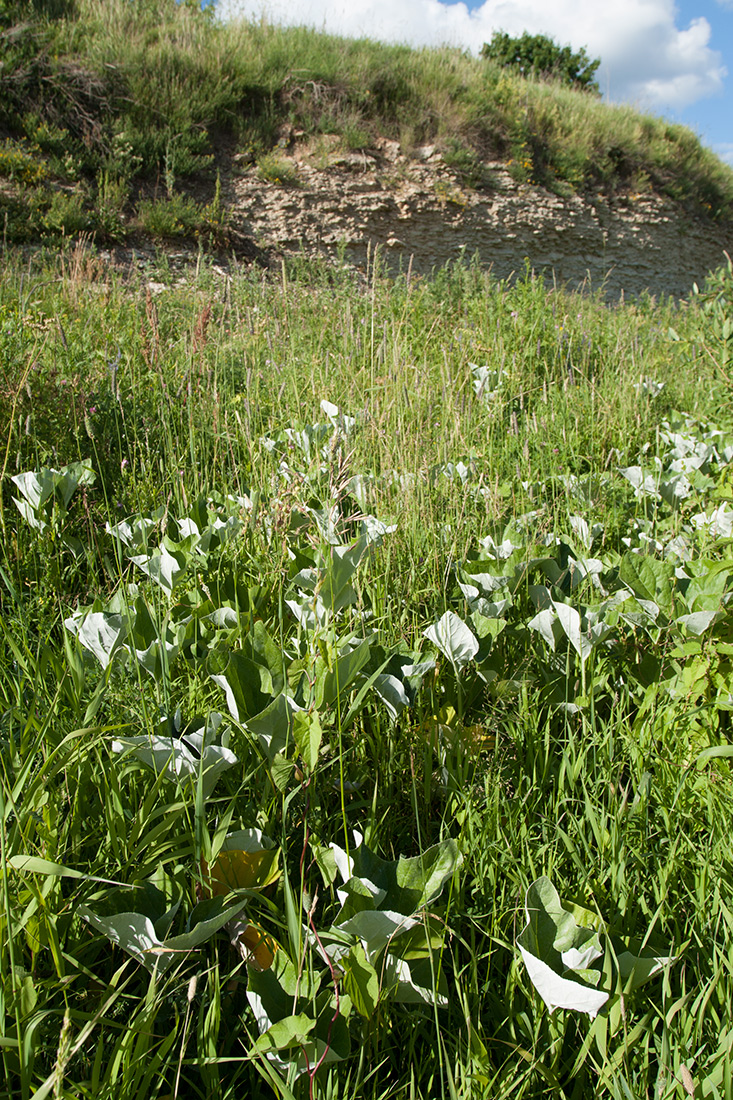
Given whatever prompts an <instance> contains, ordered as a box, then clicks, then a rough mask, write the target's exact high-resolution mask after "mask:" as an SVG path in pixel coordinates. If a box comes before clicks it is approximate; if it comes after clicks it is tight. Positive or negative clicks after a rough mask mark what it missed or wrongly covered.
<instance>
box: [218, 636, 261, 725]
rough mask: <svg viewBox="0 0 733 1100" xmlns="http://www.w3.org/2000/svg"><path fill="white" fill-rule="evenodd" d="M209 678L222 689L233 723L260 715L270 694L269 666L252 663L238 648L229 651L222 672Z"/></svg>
mask: <svg viewBox="0 0 733 1100" xmlns="http://www.w3.org/2000/svg"><path fill="white" fill-rule="evenodd" d="M211 679H212V680H213V681H214V683H215V684H218V685H219V687H221V688H223V689H224V693H225V695H226V700H227V707H228V708H229V713H230V714H231V716H232V718H234V719H235V720H236V721H237V722H245V721H246V719H248V718H252V717H254V715H256V714H260V713H261V712H262V711H263V710H264V709H265V707H267V706H268V704H269V703H270V701H271V700H272V697H273V694H274V692H273V684H272V676H271V675H270V671H269V669H268V668H267V667H266V666H265V665H259V664H255V662H254V661H253V660H252V659H251V658H250V657H247V656H246V654H245V653H243V652H242V650H241V649H235V650H233V651H232V652H231V653H230V654H229V660H228V662H227V666H226V669H225V670H224V672H223V673H221V674H220V675H213V674H212V676H211Z"/></svg>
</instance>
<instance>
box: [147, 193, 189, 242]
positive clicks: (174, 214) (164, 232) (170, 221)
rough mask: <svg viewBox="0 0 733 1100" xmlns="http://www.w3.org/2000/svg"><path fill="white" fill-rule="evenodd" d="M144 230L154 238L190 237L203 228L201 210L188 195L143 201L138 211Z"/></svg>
mask: <svg viewBox="0 0 733 1100" xmlns="http://www.w3.org/2000/svg"><path fill="white" fill-rule="evenodd" d="M137 221H138V224H139V226H140V228H141V229H142V230H144V231H145V232H146V233H150V235H151V236H153V237H189V236H192V235H193V234H194V233H195V232H196V230H197V229H199V228H200V227H201V210H200V207H199V206H198V203H196V202H195V201H194V200H193V199H191V198H189V197H188V196H187V195H181V194H178V193H174V194H172V195H169V196H167V197H166V198H159V199H143V200H142V201H141V202H140V203H139V205H138V209H137Z"/></svg>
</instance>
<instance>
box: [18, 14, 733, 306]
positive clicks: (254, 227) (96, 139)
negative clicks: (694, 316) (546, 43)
mask: <svg viewBox="0 0 733 1100" xmlns="http://www.w3.org/2000/svg"><path fill="white" fill-rule="evenodd" d="M0 41H1V42H2V48H3V64H2V66H1V67H0V224H1V225H2V231H3V241H4V243H5V245H6V246H7V245H14V244H29V243H30V244H35V243H37V242H48V243H50V244H56V243H58V242H59V241H61V240H63V239H66V238H70V237H71V238H74V237H77V236H78V235H80V234H85V235H87V236H89V237H91V238H93V239H94V241H95V242H96V243H97V244H98V245H99V246H100V247H102V248H105V249H109V250H120V249H122V250H129V249H130V248H131V247H135V248H138V249H140V248H143V249H147V248H149V247H150V245H151V243H152V244H160V245H162V246H164V247H166V248H168V249H170V248H174V249H176V250H178V251H183V252H184V253H185V252H187V251H190V249H191V248H194V249H198V248H199V247H204V248H206V249H212V250H215V251H217V252H218V253H219V254H220V255H221V256H227V255H230V254H232V253H234V254H236V255H237V256H238V257H239V258H252V257H253V256H257V257H259V258H260V259H261V260H262V261H263V262H265V263H266V262H267V261H268V257H269V256H271V255H272V254H273V253H274V254H275V255H277V254H279V253H288V252H301V251H305V252H306V253H309V254H311V253H314V252H318V251H322V250H325V251H327V252H329V253H332V254H337V255H339V254H343V255H344V257H346V258H348V259H350V260H353V261H355V262H357V263H364V262H365V259H366V256H367V254H368V253H371V252H373V250H374V249H375V248H376V247H379V249H380V251H381V254H382V256H383V258H384V260H385V262H386V263H387V264H388V266H389V267H390V268H391V269H399V268H400V267H402V268H404V267H406V266H407V265H408V264H409V263H410V261H412V266H413V270H418V271H421V272H427V271H429V270H431V269H432V268H433V267H434V266H435V265H436V264H442V263H444V262H445V261H446V260H449V259H454V258H457V257H458V256H460V255H462V254H464V255H469V256H471V255H473V254H475V253H478V255H479V257H480V259H481V261H482V262H483V263H486V264H491V265H493V268H494V270H495V272H496V273H497V274H499V275H508V274H509V273H510V272H511V271H514V270H517V269H518V268H523V266H524V261H525V257H526V258H528V259H529V262H530V264H531V265H532V266H535V267H537V268H538V269H539V268H543V269H547V270H548V271H549V270H552V271H554V274H555V277H556V278H558V279H559V280H560V281H568V282H569V283H571V284H573V285H577V284H580V283H582V282H583V281H584V280H585V279H586V276H587V275H588V274H589V275H590V280H591V283H592V285H593V286H597V285H599V284H600V283H602V282H604V281H605V285H606V287H607V289H609V290H610V291H612V292H613V293H618V292H619V291H621V290H624V291H625V292H628V293H638V292H639V291H641V290H643V289H645V288H649V289H651V290H652V291H653V292H665V293H672V294H684V293H686V292H687V291H688V290H689V288H690V286H691V284H692V282H693V281H694V280H697V281H700V280H701V279H702V278H704V276H705V273H706V272H707V271H708V270H709V269H710V267H714V266H717V265H719V264H720V263H721V262H722V261H723V259H724V249H727V250H730V248H731V247H732V246H733V171H731V169H730V168H728V167H727V166H726V165H724V164H722V163H721V162H720V161H719V160H717V158H715V156H714V155H713V154H712V153H711V152H709V151H708V150H705V149H703V148H702V147H701V145H700V143H699V141H698V140H697V138H696V137H695V135H694V134H692V133H691V132H690V131H689V130H686V129H685V128H684V127H681V126H676V125H672V124H670V123H668V122H666V121H665V120H663V119H655V118H649V117H646V116H642V115H639V114H638V113H636V112H634V111H633V110H632V109H630V108H627V107H614V106H608V105H605V104H603V103H601V102H600V100H598V99H597V98H595V97H594V96H593V95H590V94H587V93H583V92H578V91H573V90H569V89H568V88H565V87H561V86H560V85H558V84H554V83H551V82H550V83H548V82H543V81H537V80H532V81H530V80H525V79H524V78H522V77H519V76H516V75H514V74H513V73H510V72H509V71H507V70H506V69H502V68H501V67H499V66H498V65H496V64H495V63H493V62H489V61H487V60H479V59H475V58H472V57H470V56H468V55H466V54H463V53H461V52H460V51H457V50H449V49H443V50H411V49H408V48H407V47H390V46H384V45H380V44H378V43H374V42H371V41H367V40H364V41H358V42H354V41H347V40H343V39H338V38H334V37H332V36H328V35H324V34H319V33H317V32H314V31H307V30H304V29H302V28H300V29H298V28H296V29H293V30H284V29H280V28H274V27H270V26H268V25H267V24H265V23H264V22H262V23H258V24H252V23H242V24H239V25H232V24H228V25H220V24H218V23H216V21H215V20H214V19H213V18H212V17H211V16H210V15H207V14H206V13H203V12H201V11H200V10H199V8H198V7H197V5H195V4H188V3H182V4H176V3H175V0H109V2H105V3H102V2H101V0H53V2H51V0H19V2H17V3H12V4H9V3H5V4H0Z"/></svg>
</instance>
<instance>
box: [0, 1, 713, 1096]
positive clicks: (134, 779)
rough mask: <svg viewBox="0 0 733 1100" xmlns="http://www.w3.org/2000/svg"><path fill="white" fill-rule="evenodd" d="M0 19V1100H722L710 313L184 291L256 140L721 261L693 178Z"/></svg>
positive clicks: (245, 276)
mask: <svg viewBox="0 0 733 1100" xmlns="http://www.w3.org/2000/svg"><path fill="white" fill-rule="evenodd" d="M0 20H2V32H0V33H2V36H3V37H2V51H1V53H0V60H1V62H2V65H1V67H0V112H2V114H1V117H0V126H2V128H3V130H2V141H3V145H2V151H1V152H0V156H1V157H2V158H3V159H2V170H1V171H0V203H2V219H3V224H4V237H3V244H2V260H3V266H2V271H1V273H0V365H1V367H0V899H1V900H0V1061H1V1062H2V1072H1V1073H0V1098H1V1100H11V1098H12V1100H43V1098H44V1097H59V1098H63V1100H79V1098H83V1100H86V1098H89V1100H92V1098H94V1100H133V1098H135V1100H152V1098H158V1100H170V1098H174V1097H181V1098H186V1100H189V1098H191V1100H239V1098H241V1097H252V1098H260V1097H261V1098H263V1100H264V1098H272V1097H279V1098H283V1100H290V1098H292V1097H295V1098H296V1100H306V1098H308V1100H313V1098H316V1097H317V1098H319V1100H326V1098H329V1100H337V1098H343V1100H346V1098H349V1100H353V1098H358V1100H387V1098H404V1100H408V1098H410V1100H412V1098H424V1100H433V1098H435V1097H450V1098H454V1097H459V1098H461V1100H478V1098H484V1097H486V1098H491V1100H504V1098H506V1100H509V1098H527V1100H529V1098H532V1100H540V1098H542V1100H545V1098H547V1097H552V1098H557V1100H585V1098H586V1097H591V1096H593V1097H599V1098H603V1100H606V1098H608V1100H611V1098H613V1100H616V1098H618V1100H628V1098H630V1097H633V1098H637V1097H648V1098H650V1100H651V1098H652V1097H654V1098H655V1100H656V1098H659V1100H673V1098H674V1100H677V1098H682V1097H687V1096H691V1097H711V1098H713V1097H725V1098H726V1100H727V1098H729V1097H731V1096H732V1095H733V1084H732V1078H733V1075H732V1072H731V1065H733V1027H732V1026H731V1019H732V1017H733V956H732V954H731V946H730V945H731V934H732V932H733V916H732V915H731V904H730V898H731V893H733V841H732V840H731V827H730V823H731V815H732V813H733V773H732V772H731V761H732V760H733V737H732V733H731V719H730V714H731V708H732V707H733V618H732V617H731V611H730V608H731V604H730V597H731V593H732V592H733V555H732V553H731V545H732V540H733V518H732V517H733V510H732V505H733V269H731V268H730V267H729V268H727V269H723V270H722V271H719V272H717V273H715V274H713V275H711V277H710V279H709V281H708V283H707V284H706V285H705V286H704V287H701V288H699V290H698V291H697V292H696V293H695V294H693V295H691V296H690V298H689V300H687V301H683V302H679V303H676V302H672V301H656V300H654V299H653V298H651V297H649V296H647V297H643V298H641V299H640V300H639V301H637V302H634V303H626V304H624V302H623V301H622V302H620V303H617V304H616V305H613V306H609V305H608V304H606V303H604V301H603V300H602V299H601V298H600V297H591V296H586V297H581V296H578V295H571V294H569V293H566V292H565V291H563V290H562V289H554V288H553V289H550V288H548V287H547V286H546V285H545V284H544V283H543V282H542V281H541V280H538V279H535V278H534V277H533V276H532V275H531V273H530V272H527V273H526V274H525V275H524V276H523V277H520V278H518V279H517V280H516V281H514V282H512V283H511V284H510V283H504V282H501V281H498V280H496V279H494V278H493V277H492V276H491V274H490V273H488V272H486V271H484V270H482V269H481V267H480V265H478V264H471V263H466V264H456V265H451V266H449V267H447V268H445V269H443V270H439V271H436V272H435V273H434V275H433V276H432V277H431V278H418V277H415V276H413V275H412V274H411V273H404V274H403V275H402V276H400V277H399V278H397V279H390V278H387V277H386V276H385V275H384V273H383V272H382V270H381V269H380V267H379V264H378V263H377V264H376V265H371V266H370V268H369V270H368V271H366V272H361V273H358V274H357V273H355V272H354V271H353V270H350V269H349V268H348V267H345V266H340V265H338V264H335V263H326V262H321V261H318V262H317V261H307V260H304V259H303V258H294V259H289V260H286V261H284V262H283V263H282V264H280V265H279V266H276V267H273V268H272V269H267V268H262V267H260V266H257V265H247V264H245V263H243V262H241V257H240V259H237V257H236V256H233V257H232V258H231V261H230V263H229V264H228V268H227V270H226V271H225V270H224V269H223V267H222V265H221V264H220V263H218V262H217V261H216V260H215V258H214V257H213V255H212V253H211V252H210V251H209V250H208V249H209V245H210V244H211V245H212V246H213V247H215V248H217V249H228V248H230V247H231V244H232V242H231V241H230V240H228V237H227V233H228V226H227V217H226V211H225V210H224V209H223V207H222V206H221V201H220V196H219V198H217V195H218V191H217V185H216V180H217V173H219V174H223V173H225V172H227V171H230V170H231V167H232V164H236V163H238V162H237V161H235V160H234V159H233V158H234V157H235V156H237V155H240V154H241V155H244V156H245V158H246V157H252V158H254V159H255V160H257V159H264V158H266V157H268V156H272V155H273V148H275V147H276V144H277V141H278V140H279V134H280V133H281V128H282V127H283V126H284V125H286V124H287V126H289V127H290V128H296V129H304V130H316V129H318V128H321V129H323V130H324V131H328V132H330V133H333V132H338V133H339V134H341V138H342V140H343V142H344V144H345V146H348V147H352V148H353V147H355V146H356V147H360V146H361V145H368V143H369V142H370V141H371V140H372V138H373V136H374V135H377V134H378V135H381V136H384V135H386V136H390V135H393V136H394V137H396V138H399V140H400V141H401V142H402V144H403V146H404V147H407V148H409V146H410V144H411V143H420V142H425V141H430V142H437V143H440V144H442V146H443V149H444V151H445V155H446V157H452V158H454V161H453V163H454V164H455V165H456V166H457V168H460V170H461V171H462V172H465V173H466V179H467V180H470V181H472V185H473V186H484V185H485V180H484V178H483V168H482V165H483V162H484V158H485V157H487V156H491V157H497V156H505V157H507V158H511V159H512V162H513V168H514V170H515V171H516V172H517V173H518V174H523V175H525V176H526V177H531V178H533V179H537V180H539V181H541V182H544V183H545V184H546V185H548V186H552V187H554V188H560V189H562V188H571V187H572V188H574V189H577V190H582V189H584V188H599V187H603V188H607V189H609V190H611V191H613V190H615V189H623V188H625V187H634V188H640V187H644V186H654V187H657V188H660V189H667V190H670V191H671V193H673V194H675V195H676V196H677V197H678V198H679V200H680V201H684V202H687V203H690V204H695V203H697V205H698V208H699V206H700V204H701V203H702V206H703V210H704V213H703V214H702V215H701V216H704V217H719V218H721V219H726V218H728V217H729V216H730V196H731V182H730V181H731V177H730V173H729V172H728V170H727V169H725V168H724V166H722V165H721V164H720V163H719V162H717V161H716V160H715V159H714V158H713V157H712V156H711V155H709V154H707V153H704V152H703V151H702V150H701V148H700V146H699V144H698V143H697V141H696V139H694V138H693V137H692V135H690V134H689V132H688V131H685V130H683V129H681V128H678V127H673V126H669V125H667V124H666V123H664V122H662V121H658V120H650V119H644V118H641V117H640V116H638V115H635V114H634V113H633V112H632V111H631V110H627V109H616V108H608V107H604V106H603V105H602V104H600V103H599V102H598V101H596V100H595V99H593V98H592V97H589V96H584V95H581V94H579V93H571V92H568V91H563V90H561V89H559V88H557V87H553V86H551V85H545V84H541V83H526V82H523V81H521V80H520V79H516V78H514V77H512V76H508V75H507V74H506V73H503V72H501V71H499V70H496V69H494V68H492V67H491V65H489V64H488V63H487V62H485V61H482V62H479V61H475V60H472V59H470V58H468V57H465V56H463V55H461V54H458V53H455V52H450V51H433V52H431V51H410V50H406V49H396V48H387V47H382V46H377V45H375V44H373V43H369V42H356V43H353V42H344V41H341V40H337V39H333V38H327V37H324V36H321V35H317V34H313V33H311V32H305V31H292V32H284V31H276V30H274V29H272V28H268V27H265V26H244V27H238V28H237V27H219V26H217V25H215V24H214V23H212V22H210V21H209V20H208V19H207V18H206V17H205V16H203V15H201V13H199V12H198V11H196V10H194V9H193V7H188V6H185V5H182V6H180V7H176V6H175V5H174V4H173V3H171V4H167V3H163V2H155V3H153V2H152V0H150V2H148V0H145V2H143V0H135V2H130V0H124V2H123V0H119V2H115V0H112V2H110V3H102V2H92V0H78V2H77V3H76V4H74V5H73V6H72V5H68V4H64V3H62V2H61V0H58V2H57V3H54V0H49V2H48V3H47V4H45V5H43V6H42V5H40V4H35V5H19V4H9V3H7V2H6V3H2V0H0ZM569 132H572V134H573V142H572V143H569V142H568V141H567V140H566V136H564V135H566V134H567V133H569ZM265 164H267V161H266V160H265ZM707 208H709V209H707ZM166 219H167V220H166ZM171 232H176V233H179V234H186V235H188V236H190V238H191V239H192V240H194V241H195V240H198V242H199V244H200V248H199V250H198V253H197V262H196V264H195V266H194V265H193V264H192V265H191V267H190V270H188V271H187V272H185V273H182V272H181V271H180V270H177V271H173V270H172V269H171V267H170V263H169V258H168V254H167V252H166V251H165V250H162V249H161V250H160V252H159V253H158V254H157V255H156V256H155V258H154V259H148V260H147V261H140V262H138V263H136V264H134V265H131V266H130V268H129V269H122V268H119V267H117V268H115V267H112V266H110V265H109V264H108V263H107V262H106V261H105V258H104V252H103V250H101V249H100V248H98V245H100V244H102V243H106V242H108V241H110V240H112V241H120V240H132V241H135V240H138V239H139V238H140V236H141V235H143V234H148V235H157V236H159V237H160V238H161V239H162V238H163V237H165V236H166V235H170V234H171ZM29 243H33V244H34V245H36V244H38V245H39V246H40V247H32V248H29V247H27V245H28V244H29ZM151 254H152V250H151V249H148V250H147V255H148V256H150V255H151Z"/></svg>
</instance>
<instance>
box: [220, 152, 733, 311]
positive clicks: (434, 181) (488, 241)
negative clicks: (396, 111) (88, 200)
mask: <svg viewBox="0 0 733 1100" xmlns="http://www.w3.org/2000/svg"><path fill="white" fill-rule="evenodd" d="M337 140H338V139H329V136H328V135H326V136H325V137H321V138H320V139H318V143H317V144H315V143H313V142H311V143H305V142H299V141H298V138H297V137H296V138H295V139H293V140H292V141H291V143H290V145H289V147H288V149H287V150H286V151H284V152H283V155H282V157H281V158H280V159H281V160H282V161H283V162H284V163H285V165H286V167H288V168H289V169H290V171H291V172H292V173H293V174H294V175H295V176H296V177H297V182H296V183H295V184H291V185H287V186H283V185H280V184H277V183H272V182H265V181H263V180H262V179H261V178H260V174H259V172H258V170H257V168H256V167H254V166H250V167H244V168H243V169H242V170H241V172H240V174H238V175H234V176H233V177H231V178H230V180H229V181H228V183H227V185H226V192H227V193H226V198H227V200H228V203H229V204H230V208H231V210H232V215H233V218H234V222H235V225H236V227H237V229H238V230H239V231H240V232H241V233H243V234H245V235H247V236H249V237H252V238H254V239H255V240H256V241H257V243H258V244H260V245H261V246H263V247H265V248H274V249H276V250H277V251H281V252H283V253H295V252H303V253H305V254H306V255H314V254H318V253H326V254H329V255H332V256H339V255H343V258H344V259H345V260H346V261H347V262H350V263H354V264H356V265H358V266H366V264H367V261H368V257H370V258H372V259H373V257H374V253H375V249H376V250H377V254H378V255H379V256H380V257H381V260H382V262H383V263H384V264H385V265H386V266H387V267H388V268H389V269H390V270H391V271H399V270H400V269H402V270H404V271H406V270H407V268H408V265H410V264H411V265H412V270H413V272H416V273H420V274H428V273H429V272H430V271H431V269H433V268H434V267H436V266H437V265H442V264H444V263H445V262H446V261H448V260H456V259H458V258H460V257H461V256H462V255H465V256H466V257H468V258H471V257H473V256H474V255H476V254H478V256H479V258H480V261H481V263H482V264H483V265H486V266H487V267H488V266H490V267H491V269H492V271H493V273H494V274H495V275H496V276H497V277H498V278H506V277H508V276H510V275H511V274H513V273H515V274H516V273H518V272H521V271H522V270H523V268H524V265H525V257H526V258H527V259H528V260H529V263H530V265H531V266H532V267H533V268H534V269H535V270H536V271H538V272H539V271H543V272H544V273H545V275H546V276H547V277H548V278H550V279H552V278H554V279H555V280H556V281H557V282H558V283H561V284H567V285H568V286H569V287H571V288H573V289H575V288H578V287H585V288H586V289H591V290H596V289H599V288H601V287H603V288H604V290H605V292H606V294H607V295H608V296H609V297H612V298H614V297H618V296H619V295H621V293H623V294H625V295H638V294H640V293H642V292H643V291H645V290H648V291H650V292H651V293H652V294H656V295H659V294H671V295H675V296H682V295H685V294H687V293H688V292H689V291H690V289H691V288H692V284H693V282H697V283H701V282H702V281H703V280H704V279H705V276H706V274H707V272H708V271H710V270H711V269H714V268H716V267H719V266H720V265H721V264H722V263H724V262H725V251H728V252H731V253H733V225H731V224H730V223H728V224H725V225H720V224H717V223H715V222H713V221H712V220H710V221H704V220H701V219H697V218H694V217H693V216H691V215H689V214H687V213H686V212H685V211H684V210H683V209H682V208H681V207H680V206H679V205H678V204H676V203H674V202H673V201H672V200H670V199H666V198H664V197H661V196H659V195H656V194H653V193H649V194H631V195H627V196H624V197H616V198H614V199H613V200H609V199H607V198H605V197H600V196H599V197H597V198H595V199H590V200H589V199H588V198H587V197H585V198H581V197H579V196H571V197H568V198H561V197H559V196H557V195H554V194H551V193H550V192H548V191H545V190H543V189H542V188H538V187H532V186H529V185H526V184H517V183H515V182H514V180H512V178H511V176H510V175H509V172H508V171H507V169H506V166H505V165H503V164H501V163H496V164H490V165H488V171H489V173H490V177H491V180H492V186H491V189H490V190H481V191H474V190H470V189H468V188H465V187H461V186H460V184H459V183H458V182H457V179H456V176H455V175H454V174H453V173H452V172H451V171H450V170H449V169H448V168H447V167H446V165H445V164H444V163H443V161H442V158H441V156H440V154H439V153H438V152H437V151H436V150H435V149H434V148H433V147H431V146H425V147H423V148H421V149H418V150H416V151H415V152H414V153H413V155H411V156H406V155H405V154H404V153H403V152H402V150H401V149H400V147H399V145H398V144H397V143H396V142H390V141H382V142H381V143H380V144H379V146H378V148H377V149H375V150H373V151H371V152H370V153H368V154H362V153H348V154H344V153H340V152H338V151H337V150H336V149H335V144H336V141H337Z"/></svg>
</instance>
